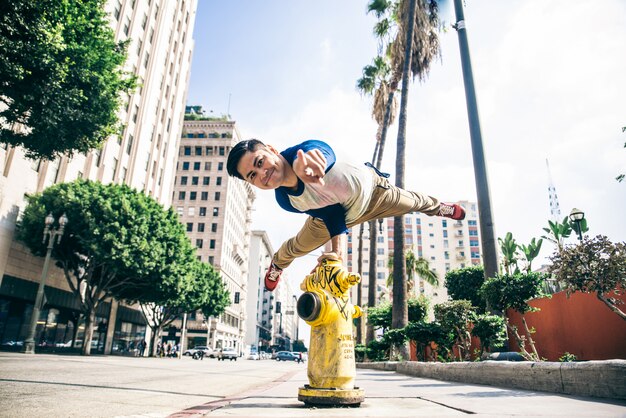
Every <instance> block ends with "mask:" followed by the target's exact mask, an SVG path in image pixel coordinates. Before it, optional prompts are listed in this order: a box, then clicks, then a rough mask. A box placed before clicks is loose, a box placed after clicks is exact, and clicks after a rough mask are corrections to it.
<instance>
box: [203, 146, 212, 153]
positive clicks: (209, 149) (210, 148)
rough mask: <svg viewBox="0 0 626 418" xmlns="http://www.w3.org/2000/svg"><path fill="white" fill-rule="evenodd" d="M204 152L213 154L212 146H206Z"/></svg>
mask: <svg viewBox="0 0 626 418" xmlns="http://www.w3.org/2000/svg"><path fill="white" fill-rule="evenodd" d="M204 152H205V153H206V155H213V147H206V148H205V149H204Z"/></svg>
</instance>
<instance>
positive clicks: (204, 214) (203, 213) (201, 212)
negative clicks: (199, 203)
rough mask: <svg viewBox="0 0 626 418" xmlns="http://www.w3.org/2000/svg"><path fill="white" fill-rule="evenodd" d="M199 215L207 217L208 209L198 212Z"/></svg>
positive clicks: (203, 208)
mask: <svg viewBox="0 0 626 418" xmlns="http://www.w3.org/2000/svg"><path fill="white" fill-rule="evenodd" d="M198 215H200V216H206V208H205V207H201V208H200V210H199V211H198Z"/></svg>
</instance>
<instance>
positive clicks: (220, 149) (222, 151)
mask: <svg viewBox="0 0 626 418" xmlns="http://www.w3.org/2000/svg"><path fill="white" fill-rule="evenodd" d="M219 152H220V155H226V154H225V152H226V149H225V148H224V147H220V148H219Z"/></svg>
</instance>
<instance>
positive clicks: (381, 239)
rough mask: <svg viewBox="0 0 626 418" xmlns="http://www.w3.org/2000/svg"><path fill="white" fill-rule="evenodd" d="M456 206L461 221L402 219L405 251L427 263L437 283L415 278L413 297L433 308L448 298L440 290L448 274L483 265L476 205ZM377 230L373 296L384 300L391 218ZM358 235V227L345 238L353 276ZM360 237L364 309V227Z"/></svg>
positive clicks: (387, 292) (366, 265) (416, 216)
mask: <svg viewBox="0 0 626 418" xmlns="http://www.w3.org/2000/svg"><path fill="white" fill-rule="evenodd" d="M456 203H458V204H460V205H462V206H463V207H464V208H465V210H466V217H465V219H464V220H463V221H455V220H452V219H448V218H442V217H436V216H427V215H424V214H423V213H418V212H414V213H410V214H407V215H405V216H404V243H405V249H411V250H412V251H413V253H414V254H415V256H416V257H418V258H419V257H421V258H424V259H426V260H427V261H428V263H429V267H430V269H431V270H432V271H434V272H435V273H436V274H437V276H438V278H439V283H440V286H438V287H434V286H431V285H430V284H428V283H426V282H425V281H424V280H422V279H420V278H418V277H415V281H416V283H415V286H414V294H415V295H417V294H424V295H425V296H427V297H429V298H431V299H432V304H433V305H434V304H436V303H440V302H444V301H446V300H447V298H448V293H447V290H446V289H445V287H443V282H444V277H445V274H446V273H447V272H448V271H450V270H454V269H458V268H463V267H469V266H471V265H477V264H481V263H482V261H481V260H482V258H481V249H480V237H479V230H478V212H477V205H476V203H475V202H468V201H460V202H456ZM379 226H381V227H382V233H380V232H379V231H378V229H377V234H376V237H377V255H376V272H377V273H376V274H377V277H376V283H377V290H376V294H377V295H378V298H379V299H380V298H385V299H387V298H389V295H390V291H391V289H388V288H387V286H386V281H387V278H388V277H389V267H388V265H389V256H390V255H391V254H393V250H394V248H393V218H388V219H385V220H383V222H382V224H379V222H376V228H379ZM358 233H359V226H356V227H353V228H352V229H351V230H350V234H349V236H348V256H347V264H348V268H349V269H350V270H351V271H355V272H356V269H357V255H358ZM363 235H364V237H363V273H362V283H363V284H362V286H363V296H362V305H363V306H367V297H368V289H369V230H368V227H367V225H366V226H365V232H364V234H363ZM354 291H355V292H356V290H354ZM355 295H356V293H355ZM353 298H354V296H353ZM353 300H356V299H353Z"/></svg>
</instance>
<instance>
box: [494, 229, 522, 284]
mask: <svg viewBox="0 0 626 418" xmlns="http://www.w3.org/2000/svg"><path fill="white" fill-rule="evenodd" d="M498 243H499V244H500V251H501V252H502V267H503V268H504V272H505V273H506V274H509V275H511V274H513V273H517V272H518V271H519V267H518V266H517V260H518V255H517V250H518V248H519V245H518V244H517V242H516V241H515V238H513V234H512V233H510V232H507V233H506V235H505V236H504V239H502V238H498ZM513 267H515V270H513Z"/></svg>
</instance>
